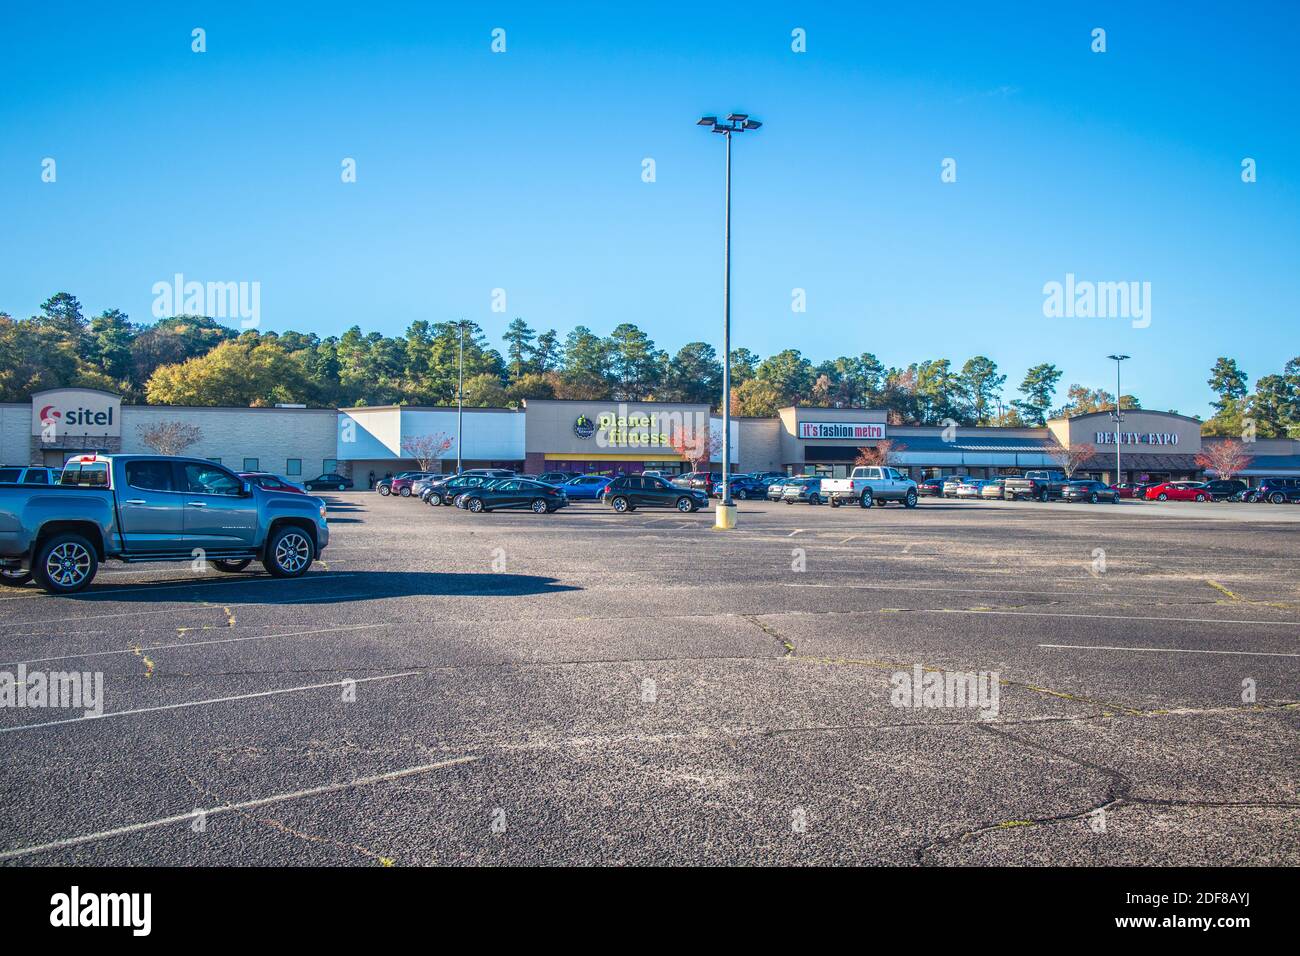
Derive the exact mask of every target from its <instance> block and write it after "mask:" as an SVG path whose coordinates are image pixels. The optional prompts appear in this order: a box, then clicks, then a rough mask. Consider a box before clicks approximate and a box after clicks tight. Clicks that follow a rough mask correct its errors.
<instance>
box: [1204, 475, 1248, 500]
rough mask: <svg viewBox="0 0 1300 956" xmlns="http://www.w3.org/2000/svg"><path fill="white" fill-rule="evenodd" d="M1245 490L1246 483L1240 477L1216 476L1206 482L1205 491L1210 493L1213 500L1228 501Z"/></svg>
mask: <svg viewBox="0 0 1300 956" xmlns="http://www.w3.org/2000/svg"><path fill="white" fill-rule="evenodd" d="M1245 490H1246V483H1245V482H1244V481H1242V480H1241V479H1239V478H1216V479H1215V480H1214V481H1207V482H1206V483H1205V491H1207V492H1208V493H1209V495H1210V500H1211V501H1227V500H1228V499H1230V498H1236V497H1237V495H1239V494H1241V493H1242V492H1243V491H1245Z"/></svg>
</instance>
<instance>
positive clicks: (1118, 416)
mask: <svg viewBox="0 0 1300 956" xmlns="http://www.w3.org/2000/svg"><path fill="white" fill-rule="evenodd" d="M1106 357H1107V358H1109V359H1112V360H1113V361H1114V362H1115V411H1114V412H1112V413H1111V418H1113V419H1115V484H1117V485H1118V484H1119V483H1120V482H1122V481H1123V480H1124V472H1123V471H1121V470H1120V458H1119V449H1120V434H1119V426H1120V424H1121V423H1122V422H1123V421H1124V413H1123V412H1122V411H1120V407H1119V397H1120V395H1121V394H1122V393H1121V392H1120V388H1119V370H1120V363H1121V362H1123V361H1124V360H1125V359H1126V358H1129V357H1130V356H1128V355H1108V356H1106Z"/></svg>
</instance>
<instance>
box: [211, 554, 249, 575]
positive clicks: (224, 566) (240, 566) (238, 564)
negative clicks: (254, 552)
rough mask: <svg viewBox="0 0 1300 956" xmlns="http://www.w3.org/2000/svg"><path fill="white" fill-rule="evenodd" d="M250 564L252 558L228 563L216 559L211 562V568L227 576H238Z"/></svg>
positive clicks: (222, 559)
mask: <svg viewBox="0 0 1300 956" xmlns="http://www.w3.org/2000/svg"><path fill="white" fill-rule="evenodd" d="M252 563H253V559H252V558H243V559H242V560H239V561H229V560H226V559H224V558H218V559H217V560H215V561H213V562H212V566H213V567H214V568H216V569H217V570H218V571H225V572H226V573H227V574H238V573H239V572H240V571H242V570H244V568H246V567H248V566H249V565H250V564H252Z"/></svg>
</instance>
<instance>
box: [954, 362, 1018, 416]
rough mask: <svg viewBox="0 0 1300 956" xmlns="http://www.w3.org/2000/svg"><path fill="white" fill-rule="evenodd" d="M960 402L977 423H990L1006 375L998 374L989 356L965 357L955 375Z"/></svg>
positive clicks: (994, 414) (994, 413)
mask: <svg viewBox="0 0 1300 956" xmlns="http://www.w3.org/2000/svg"><path fill="white" fill-rule="evenodd" d="M957 380H958V385H959V387H960V389H961V394H962V404H964V405H965V406H966V407H967V408H968V409H969V410H970V414H971V418H972V419H973V420H974V423H975V424H977V425H988V424H991V423H992V421H993V419H994V417H995V416H996V415H997V402H998V398H999V396H1000V395H1001V394H1002V386H1003V385H1005V384H1006V381H1007V377H1006V376H1005V375H999V374H998V366H997V363H996V362H994V361H993V360H992V359H991V358H988V357H986V356H983V355H976V356H975V357H974V358H971V359H967V360H966V364H965V365H963V366H962V367H961V373H960V374H959V375H958V377H957Z"/></svg>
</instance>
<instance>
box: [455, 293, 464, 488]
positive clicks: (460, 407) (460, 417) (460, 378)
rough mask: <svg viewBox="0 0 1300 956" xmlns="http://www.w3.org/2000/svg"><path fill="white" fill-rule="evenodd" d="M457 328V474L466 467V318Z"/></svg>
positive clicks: (458, 323) (457, 324)
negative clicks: (463, 450)
mask: <svg viewBox="0 0 1300 956" xmlns="http://www.w3.org/2000/svg"><path fill="white" fill-rule="evenodd" d="M456 328H457V330H458V331H459V332H460V341H459V343H458V346H457V355H458V361H457V368H458V371H457V373H456V474H458V475H459V474H460V473H461V471H463V470H464V469H463V468H462V467H461V452H460V450H461V448H462V447H463V445H462V442H461V435H462V434H463V426H464V424H465V320H464V319H461V320H460V321H459V322H457V323H456Z"/></svg>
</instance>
